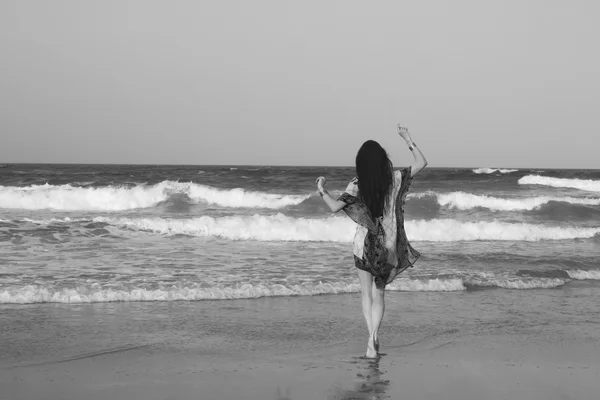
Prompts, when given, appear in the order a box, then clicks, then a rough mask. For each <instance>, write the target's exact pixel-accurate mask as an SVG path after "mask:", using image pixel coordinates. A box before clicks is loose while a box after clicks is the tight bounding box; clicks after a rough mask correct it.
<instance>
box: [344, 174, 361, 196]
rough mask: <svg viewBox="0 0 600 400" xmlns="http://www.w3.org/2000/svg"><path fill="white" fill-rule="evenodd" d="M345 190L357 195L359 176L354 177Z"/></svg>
mask: <svg viewBox="0 0 600 400" xmlns="http://www.w3.org/2000/svg"><path fill="white" fill-rule="evenodd" d="M345 192H346V193H348V194H351V195H352V196H356V195H357V194H358V178H357V177H354V178H352V180H351V181H350V183H348V186H347V187H346V190H345Z"/></svg>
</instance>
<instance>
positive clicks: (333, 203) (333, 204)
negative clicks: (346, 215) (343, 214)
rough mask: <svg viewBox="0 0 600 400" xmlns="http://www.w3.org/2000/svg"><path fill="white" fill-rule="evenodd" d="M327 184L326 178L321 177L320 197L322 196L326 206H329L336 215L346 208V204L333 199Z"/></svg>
mask: <svg viewBox="0 0 600 400" xmlns="http://www.w3.org/2000/svg"><path fill="white" fill-rule="evenodd" d="M325 182H326V180H325V178H324V177H322V176H320V177H318V178H317V189H318V190H319V195H321V197H322V198H323V201H325V204H327V205H328V206H329V208H330V209H331V211H333V212H334V213H336V212H338V211H340V210H341V209H342V208H344V207H345V206H346V203H344V202H343V201H340V200H336V199H334V198H333V197H331V195H330V194H329V192H328V191H327V189H325Z"/></svg>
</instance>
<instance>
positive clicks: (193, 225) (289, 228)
mask: <svg viewBox="0 0 600 400" xmlns="http://www.w3.org/2000/svg"><path fill="white" fill-rule="evenodd" d="M94 221H95V222H103V223H106V224H109V225H112V226H116V227H121V228H128V229H135V230H142V231H149V232H156V233H160V234H167V235H189V236H199V237H222V238H226V239H233V240H259V241H326V242H340V243H348V242H351V241H352V238H353V235H354V230H355V226H356V225H355V224H354V222H352V220H350V219H349V218H346V217H342V216H335V217H329V218H321V219H312V218H294V217H289V216H286V215H283V214H277V215H253V216H231V217H218V218H214V217H209V216H203V217H198V218H191V219H164V218H111V217H97V218H94ZM405 228H406V232H407V235H408V237H409V238H410V240H412V241H433V242H452V241H471V240H488V241H496V240H503V241H539V240H568V239H577V238H591V237H593V236H594V235H596V234H598V233H599V232H600V228H581V227H556V226H545V225H534V224H525V223H522V224H512V223H506V222H497V221H493V222H483V221H482V222H462V221H457V220H453V219H433V220H408V221H406V223H405Z"/></svg>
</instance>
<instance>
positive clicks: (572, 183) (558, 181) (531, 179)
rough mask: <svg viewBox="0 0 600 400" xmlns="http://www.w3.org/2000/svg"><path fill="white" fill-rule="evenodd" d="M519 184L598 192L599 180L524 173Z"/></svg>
mask: <svg viewBox="0 0 600 400" xmlns="http://www.w3.org/2000/svg"><path fill="white" fill-rule="evenodd" d="M519 185H543V186H552V187H557V188H574V189H579V190H586V191H589V192H600V181H594V180H591V179H566V178H553V177H549V176H540V175H526V176H524V177H522V178H521V179H519Z"/></svg>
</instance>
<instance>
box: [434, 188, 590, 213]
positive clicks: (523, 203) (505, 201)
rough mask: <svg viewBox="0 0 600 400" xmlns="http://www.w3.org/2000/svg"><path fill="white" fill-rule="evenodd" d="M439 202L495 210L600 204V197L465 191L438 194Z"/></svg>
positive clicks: (454, 205) (461, 206) (465, 207)
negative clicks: (505, 195)
mask: <svg viewBox="0 0 600 400" xmlns="http://www.w3.org/2000/svg"><path fill="white" fill-rule="evenodd" d="M437 200H438V203H439V204H440V205H441V206H446V207H451V208H456V209H459V210H469V209H472V208H477V207H481V208H487V209H490V210H493V211H525V210H533V209H537V208H540V207H541V206H544V205H546V204H548V203H550V202H562V203H569V204H577V205H591V206H596V205H600V198H581V197H552V196H538V197H524V198H500V197H493V196H486V195H476V194H471V193H464V192H451V193H439V194H437Z"/></svg>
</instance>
